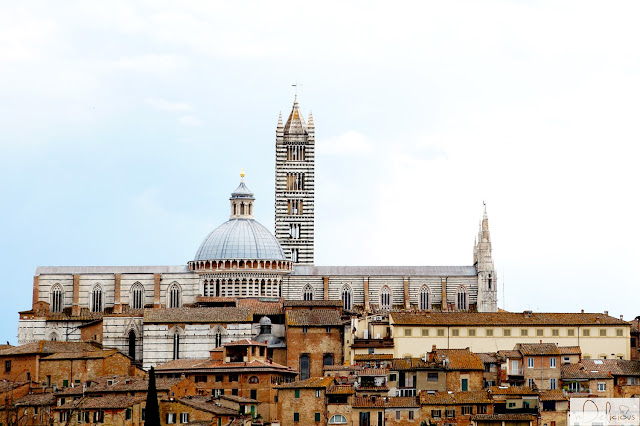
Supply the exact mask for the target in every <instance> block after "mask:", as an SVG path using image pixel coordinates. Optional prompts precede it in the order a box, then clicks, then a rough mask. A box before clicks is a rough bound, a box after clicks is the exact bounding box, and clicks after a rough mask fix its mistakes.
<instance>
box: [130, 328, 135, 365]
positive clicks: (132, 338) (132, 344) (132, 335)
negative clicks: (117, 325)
mask: <svg viewBox="0 0 640 426" xmlns="http://www.w3.org/2000/svg"><path fill="white" fill-rule="evenodd" d="M129 357H130V358H131V359H132V360H133V361H135V360H136V333H135V332H134V331H133V330H131V331H129Z"/></svg>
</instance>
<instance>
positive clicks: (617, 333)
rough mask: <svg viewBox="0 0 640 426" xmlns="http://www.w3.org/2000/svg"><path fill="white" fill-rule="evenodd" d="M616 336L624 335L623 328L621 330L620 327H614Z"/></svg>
mask: <svg viewBox="0 0 640 426" xmlns="http://www.w3.org/2000/svg"><path fill="white" fill-rule="evenodd" d="M616 336H618V337H622V336H624V330H622V329H621V328H616Z"/></svg>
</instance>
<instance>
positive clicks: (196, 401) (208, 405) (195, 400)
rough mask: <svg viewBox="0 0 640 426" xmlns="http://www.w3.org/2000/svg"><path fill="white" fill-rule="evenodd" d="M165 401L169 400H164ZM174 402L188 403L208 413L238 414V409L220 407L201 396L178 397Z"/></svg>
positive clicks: (187, 404) (188, 405)
mask: <svg viewBox="0 0 640 426" xmlns="http://www.w3.org/2000/svg"><path fill="white" fill-rule="evenodd" d="M163 402H168V401H164V400H163ZM173 402H178V403H180V404H183V405H186V406H187V407H192V408H195V409H197V410H200V411H206V412H208V413H214V414H217V415H223V416H237V415H238V411H237V410H233V409H231V408H226V407H220V406H219V405H216V403H215V402H213V401H211V400H210V399H207V398H205V397H201V396H191V397H186V398H178V399H176V400H174V401H173Z"/></svg>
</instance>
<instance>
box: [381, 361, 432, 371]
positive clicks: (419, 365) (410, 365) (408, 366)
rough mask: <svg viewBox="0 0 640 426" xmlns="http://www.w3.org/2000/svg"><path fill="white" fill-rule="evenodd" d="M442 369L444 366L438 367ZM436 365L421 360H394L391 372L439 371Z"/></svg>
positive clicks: (390, 367)
mask: <svg viewBox="0 0 640 426" xmlns="http://www.w3.org/2000/svg"><path fill="white" fill-rule="evenodd" d="M437 367H439V368H440V369H442V366H437ZM437 367H436V365H435V364H434V363H428V362H424V361H423V360H422V359H421V358H394V359H393V361H391V365H390V366H389V369H390V370H394V371H401V370H418V369H427V368H430V369H437Z"/></svg>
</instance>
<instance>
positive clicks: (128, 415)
mask: <svg viewBox="0 0 640 426" xmlns="http://www.w3.org/2000/svg"><path fill="white" fill-rule="evenodd" d="M131 414H132V410H131V408H127V409H126V410H125V412H124V418H125V420H131ZM100 415H101V416H102V417H104V412H101V413H100Z"/></svg>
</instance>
